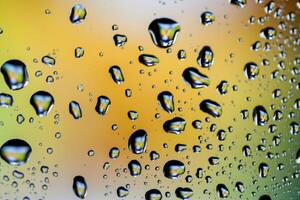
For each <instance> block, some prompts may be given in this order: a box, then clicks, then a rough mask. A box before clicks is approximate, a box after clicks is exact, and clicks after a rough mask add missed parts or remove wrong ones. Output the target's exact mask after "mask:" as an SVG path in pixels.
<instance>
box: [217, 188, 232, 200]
mask: <svg viewBox="0 0 300 200" xmlns="http://www.w3.org/2000/svg"><path fill="white" fill-rule="evenodd" d="M217 193H218V195H219V197H220V198H222V199H226V198H227V197H228V196H229V190H228V189H227V187H226V186H225V185H224V184H218V185H217Z"/></svg>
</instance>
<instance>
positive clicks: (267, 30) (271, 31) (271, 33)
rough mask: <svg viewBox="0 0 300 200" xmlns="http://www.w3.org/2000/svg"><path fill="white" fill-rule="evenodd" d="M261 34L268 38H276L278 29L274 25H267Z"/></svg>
mask: <svg viewBox="0 0 300 200" xmlns="http://www.w3.org/2000/svg"><path fill="white" fill-rule="evenodd" d="M260 36H261V37H262V38H265V39H267V40H274V39H275V37H276V30H275V29H274V28H272V27H266V28H264V29H262V30H261V32H260Z"/></svg>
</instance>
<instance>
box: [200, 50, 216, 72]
mask: <svg viewBox="0 0 300 200" xmlns="http://www.w3.org/2000/svg"><path fill="white" fill-rule="evenodd" d="M197 62H198V65H200V66H201V67H205V68H208V67H211V66H212V65H213V63H214V53H213V51H212V50H211V48H210V47H209V46H204V47H203V48H202V49H201V51H200V52H199V55H198V58H197Z"/></svg>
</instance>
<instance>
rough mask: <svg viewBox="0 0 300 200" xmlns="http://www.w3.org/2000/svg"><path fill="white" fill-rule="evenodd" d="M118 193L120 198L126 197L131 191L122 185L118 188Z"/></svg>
mask: <svg viewBox="0 0 300 200" xmlns="http://www.w3.org/2000/svg"><path fill="white" fill-rule="evenodd" d="M117 195H118V197H120V198H122V197H126V196H128V195H129V191H128V189H126V188H125V187H123V186H121V187H118V189H117Z"/></svg>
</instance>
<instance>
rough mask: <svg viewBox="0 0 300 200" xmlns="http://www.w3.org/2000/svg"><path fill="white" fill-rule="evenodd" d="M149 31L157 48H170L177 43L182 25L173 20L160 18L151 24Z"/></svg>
mask: <svg viewBox="0 0 300 200" xmlns="http://www.w3.org/2000/svg"><path fill="white" fill-rule="evenodd" d="M148 31H149V33H150V35H151V38H152V41H153V42H154V44H155V45H156V46H158V47H161V48H168V47H170V46H172V45H173V44H174V43H175V41H176V38H177V35H178V33H179V31H180V25H179V23H178V22H176V21H174V20H172V19H169V18H159V19H155V20H153V21H152V22H151V24H150V25H149V28H148Z"/></svg>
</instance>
